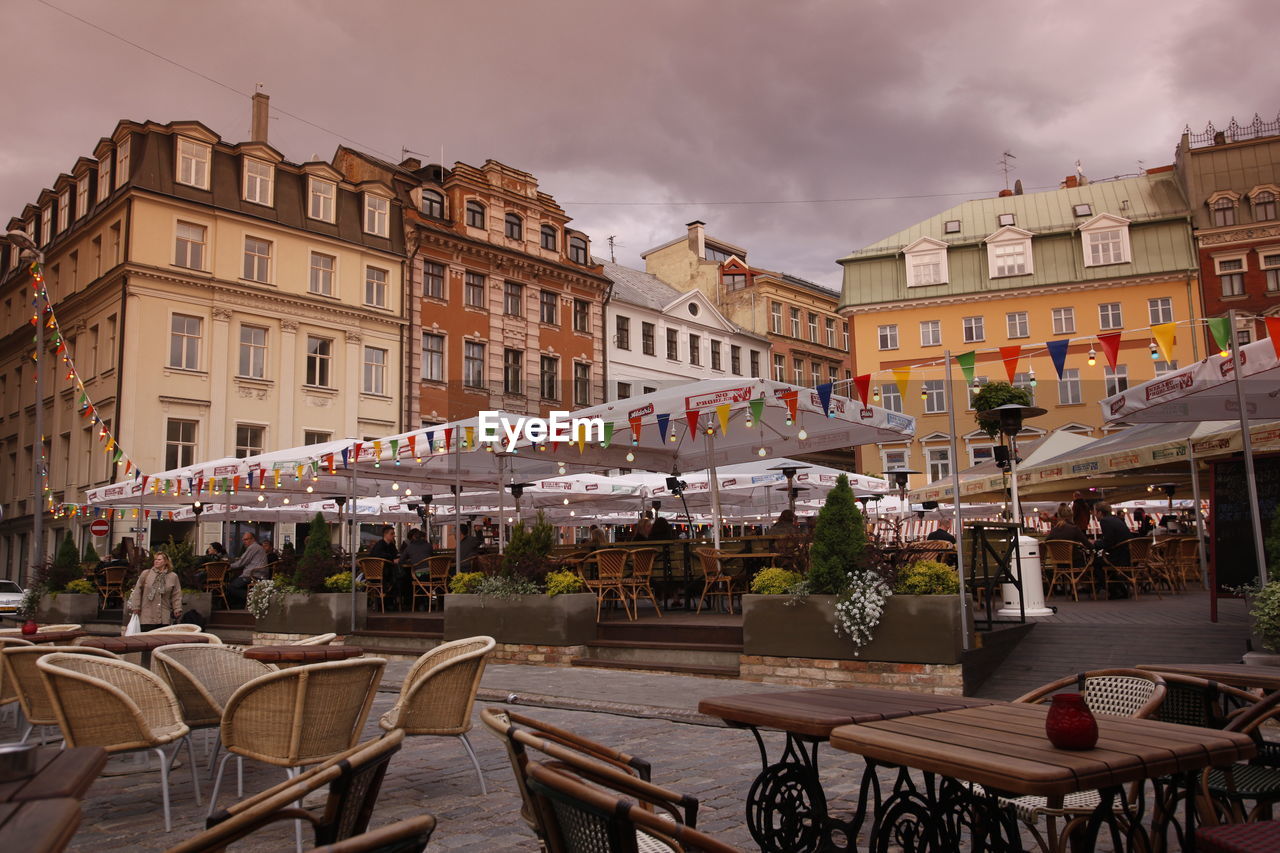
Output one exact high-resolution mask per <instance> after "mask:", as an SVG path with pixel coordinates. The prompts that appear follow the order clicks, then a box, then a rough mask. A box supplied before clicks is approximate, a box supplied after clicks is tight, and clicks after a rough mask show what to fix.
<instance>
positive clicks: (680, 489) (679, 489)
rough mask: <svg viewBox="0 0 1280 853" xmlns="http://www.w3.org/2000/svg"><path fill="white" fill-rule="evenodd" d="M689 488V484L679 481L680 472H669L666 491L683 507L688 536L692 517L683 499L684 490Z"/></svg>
mask: <svg viewBox="0 0 1280 853" xmlns="http://www.w3.org/2000/svg"><path fill="white" fill-rule="evenodd" d="M687 488H689V484H688V483H686V482H685V481H684V480H681V479H680V472H679V471H678V470H677V469H674V468H673V469H672V470H671V476H670V477H668V478H667V491H669V492H671V494H673V495H675V496H676V497H678V498H679V499H680V503H681V505H683V506H684V520H685V522H687V523H688V525H689V530H690V531H691V532H690V535H692V530H693V516H691V515H689V502H688V501H686V500H685V499H684V490H685V489H687Z"/></svg>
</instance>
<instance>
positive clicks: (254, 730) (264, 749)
mask: <svg viewBox="0 0 1280 853" xmlns="http://www.w3.org/2000/svg"><path fill="white" fill-rule="evenodd" d="M386 665H387V662H386V661H385V660H383V659H382V658H373V657H363V658H352V659H351V660H344V661H329V662H326V663H315V664H308V665H305V666H295V667H291V668H289V669H282V670H280V671H278V672H269V673H267V674H265V675H260V676H258V677H257V678H255V679H253V680H252V681H250V682H248V683H247V684H244V685H242V686H241V687H240V688H239V689H238V690H236V691H235V693H233V694H232V695H231V698H230V699H228V700H227V704H226V707H225V708H224V709H223V713H222V746H223V748H224V749H226V755H224V756H223V757H222V760H221V761H220V762H219V763H218V770H217V774H216V781H215V782H214V787H213V796H212V797H210V799H209V810H210V812H212V811H213V809H214V807H215V806H216V804H217V796H218V789H219V788H220V787H221V785H222V776H223V773H224V771H225V770H226V766H227V761H228V759H230V758H231V757H232V756H238V757H240V758H251V759H254V760H257V761H262V762H265V763H267V764H272V765H275V766H276V767H283V768H284V769H285V774H286V775H287V776H288V777H289V778H290V779H292V778H293V777H294V776H296V775H298V772H299V768H302V767H306V766H307V765H310V764H318V763H320V762H322V761H324V760H326V759H328V758H331V757H333V756H334V755H336V754H337V753H339V752H343V751H344V750H348V749H350V748H351V747H353V746H355V744H356V741H357V739H358V738H359V737H360V731H361V729H363V728H364V724H365V721H366V720H367V719H368V717H369V708H370V706H372V705H373V697H374V695H375V694H376V692H377V689H378V681H379V679H381V677H382V670H383V669H384V668H385V667H386Z"/></svg>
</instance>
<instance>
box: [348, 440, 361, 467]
mask: <svg viewBox="0 0 1280 853" xmlns="http://www.w3.org/2000/svg"><path fill="white" fill-rule="evenodd" d="M362 447H364V445H363V444H361V443H360V442H358V441H357V442H355V443H354V444H352V445H351V461H352V462H353V463H354V462H359V461H360V448H362Z"/></svg>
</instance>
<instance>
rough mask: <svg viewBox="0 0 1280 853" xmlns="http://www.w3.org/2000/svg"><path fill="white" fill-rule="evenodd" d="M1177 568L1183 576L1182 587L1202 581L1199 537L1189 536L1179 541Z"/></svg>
mask: <svg viewBox="0 0 1280 853" xmlns="http://www.w3.org/2000/svg"><path fill="white" fill-rule="evenodd" d="M1176 559H1177V566H1178V571H1179V572H1181V574H1182V585H1183V586H1184V587H1185V586H1186V585H1187V584H1189V583H1191V582H1193V581H1195V582H1197V583H1198V582H1199V581H1200V539H1199V537H1197V536H1187V537H1184V538H1182V539H1179V540H1178V550H1177V556H1176Z"/></svg>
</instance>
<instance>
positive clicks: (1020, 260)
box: [986, 222, 1035, 278]
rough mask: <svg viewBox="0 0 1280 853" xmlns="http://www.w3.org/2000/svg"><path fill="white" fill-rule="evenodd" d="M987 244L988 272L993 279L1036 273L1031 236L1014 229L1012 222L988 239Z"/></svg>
mask: <svg viewBox="0 0 1280 853" xmlns="http://www.w3.org/2000/svg"><path fill="white" fill-rule="evenodd" d="M986 243H987V271H988V274H989V276H990V277H991V278H1014V277H1016V276H1020V275H1031V274H1032V273H1034V272H1035V264H1034V263H1033V262H1032V256H1031V235H1030V234H1029V233H1028V232H1026V231H1023V230H1022V229H1020V228H1014V227H1013V223H1012V222H1010V223H1009V224H1008V225H1006V226H1005V227H1004V228H1001V229H1000V230H999V231H997V232H995V233H994V234H992V235H991V236H990V237H988V238H987V240H986Z"/></svg>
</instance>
